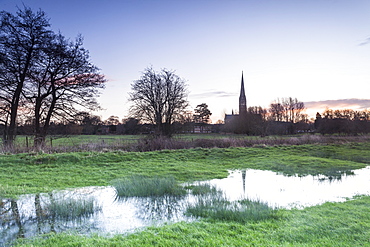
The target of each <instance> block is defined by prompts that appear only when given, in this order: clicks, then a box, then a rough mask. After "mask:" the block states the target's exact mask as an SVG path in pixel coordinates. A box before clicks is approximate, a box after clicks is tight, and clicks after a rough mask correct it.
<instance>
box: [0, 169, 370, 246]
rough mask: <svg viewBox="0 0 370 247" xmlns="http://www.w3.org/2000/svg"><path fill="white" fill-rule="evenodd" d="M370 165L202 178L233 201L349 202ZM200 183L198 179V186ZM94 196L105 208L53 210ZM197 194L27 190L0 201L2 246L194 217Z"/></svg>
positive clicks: (368, 177) (369, 174) (369, 177)
mask: <svg viewBox="0 0 370 247" xmlns="http://www.w3.org/2000/svg"><path fill="white" fill-rule="evenodd" d="M369 182H370V167H367V168H364V169H360V170H355V171H336V170H333V172H332V173H326V176H325V175H318V176H304V177H303V176H284V175H282V174H277V173H276V172H271V171H260V170H253V169H247V170H243V171H232V172H230V175H229V176H228V177H227V178H225V179H213V180H210V181H206V182H202V183H209V184H210V185H214V186H216V187H217V188H218V189H220V190H222V191H224V192H225V195H226V196H227V197H228V199H229V200H231V201H232V200H239V199H242V198H249V199H252V200H259V201H262V202H267V203H268V204H269V205H270V206H273V207H275V206H278V207H286V208H290V207H294V206H297V207H304V206H311V205H316V204H320V203H323V202H325V201H343V200H345V199H344V198H346V197H352V196H354V195H356V194H370V183H369ZM197 184H199V182H197V183H194V185H197ZM90 197H91V198H94V199H95V200H96V204H97V205H98V206H99V209H100V210H97V211H94V212H93V213H91V214H87V215H84V216H82V217H77V218H74V219H69V218H68V217H67V218H63V217H57V216H56V215H55V214H51V213H50V207H49V206H50V204H51V202H53V201H55V200H59V199H60V198H90ZM195 199H196V195H192V194H191V193H189V194H187V195H184V196H163V197H141V198H136V197H127V198H124V199H119V200H117V198H116V193H115V190H114V188H112V187H87V188H79V189H76V190H73V191H63V192H53V193H48V194H46V193H45V194H36V195H24V196H22V197H20V199H19V200H11V199H2V200H1V201H0V246H4V245H5V244H6V243H8V244H9V243H10V241H11V240H14V239H16V238H29V237H32V236H35V235H37V234H42V233H49V232H61V231H66V230H77V231H78V232H79V233H81V234H90V233H93V232H98V233H127V232H133V231H136V230H137V229H140V228H142V227H146V226H150V225H157V224H162V223H164V222H173V221H189V220H194V219H192V218H189V217H186V216H185V215H184V212H185V211H186V206H187V205H188V203H189V201H190V202H191V201H192V200H193V201H195Z"/></svg>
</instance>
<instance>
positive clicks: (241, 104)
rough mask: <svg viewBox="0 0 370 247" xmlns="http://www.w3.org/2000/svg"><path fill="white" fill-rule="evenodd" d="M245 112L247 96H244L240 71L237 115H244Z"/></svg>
mask: <svg viewBox="0 0 370 247" xmlns="http://www.w3.org/2000/svg"><path fill="white" fill-rule="evenodd" d="M246 113H247V98H246V97H245V90H244V78H243V71H242V83H241V88H240V96H239V115H245V114H246Z"/></svg>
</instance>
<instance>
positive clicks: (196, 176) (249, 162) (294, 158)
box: [0, 142, 370, 197]
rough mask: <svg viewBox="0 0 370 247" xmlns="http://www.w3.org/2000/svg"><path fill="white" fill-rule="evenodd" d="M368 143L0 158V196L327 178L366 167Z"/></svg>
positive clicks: (18, 155) (81, 153)
mask: <svg viewBox="0 0 370 247" xmlns="http://www.w3.org/2000/svg"><path fill="white" fill-rule="evenodd" d="M368 150H370V143H369V142H362V143H347V144H340V145H339V144H332V145H298V146H267V147H266V146H262V147H260V148H258V147H254V148H222V149H221V148H211V149H204V148H196V149H181V150H162V151H154V152H122V151H116V152H78V153H55V154H43V153H24V154H9V155H0V196H3V197H14V196H17V195H20V194H25V193H38V192H49V191H52V190H55V189H65V188H75V187H83V186H100V185H108V184H109V183H110V182H111V181H112V180H114V179H117V178H123V177H127V176H131V175H145V176H173V177H174V178H175V179H176V180H177V181H180V182H189V181H196V180H207V179H212V178H224V177H226V176H227V175H228V172H227V171H228V170H232V169H246V168H254V169H262V170H273V171H277V172H281V173H285V174H289V175H291V174H299V175H307V174H312V175H316V174H320V173H323V174H328V175H332V174H333V173H334V174H335V173H338V172H340V171H342V172H343V171H344V172H345V171H346V170H351V169H359V168H363V167H365V166H366V164H369V163H370V152H368Z"/></svg>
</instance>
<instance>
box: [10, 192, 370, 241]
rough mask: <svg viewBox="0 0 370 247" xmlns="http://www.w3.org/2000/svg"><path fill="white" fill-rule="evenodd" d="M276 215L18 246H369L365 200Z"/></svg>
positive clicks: (369, 201)
mask: <svg viewBox="0 0 370 247" xmlns="http://www.w3.org/2000/svg"><path fill="white" fill-rule="evenodd" d="M277 214H278V215H279V218H277V219H275V218H272V219H266V220H263V221H251V222H247V223H241V222H230V221H227V222H226V221H208V220H203V221H199V222H193V223H186V222H179V223H175V224H170V225H165V226H163V227H150V228H148V229H147V230H144V231H140V232H137V233H134V234H130V235H126V236H125V235H114V236H111V237H106V236H104V235H101V236H99V235H93V236H80V235H76V234H73V233H61V234H48V235H46V236H40V237H37V238H35V239H33V240H21V242H19V243H18V245H17V246H320V247H321V246H369V236H370V197H368V196H366V197H358V198H356V199H355V200H349V201H346V202H343V203H325V204H323V205H320V206H314V207H309V208H305V209H303V210H298V209H294V210H282V209H280V210H278V211H277Z"/></svg>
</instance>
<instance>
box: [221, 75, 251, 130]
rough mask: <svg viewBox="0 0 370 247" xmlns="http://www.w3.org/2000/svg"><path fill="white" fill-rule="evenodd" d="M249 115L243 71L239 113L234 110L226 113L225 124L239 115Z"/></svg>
mask: <svg viewBox="0 0 370 247" xmlns="http://www.w3.org/2000/svg"><path fill="white" fill-rule="evenodd" d="M246 115H247V98H246V97H245V89H244V78H243V72H242V81H241V87H240V95H239V114H234V111H232V113H231V114H225V121H224V123H225V124H228V123H230V122H232V121H233V120H234V119H236V118H239V116H242V117H244V116H246Z"/></svg>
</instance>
